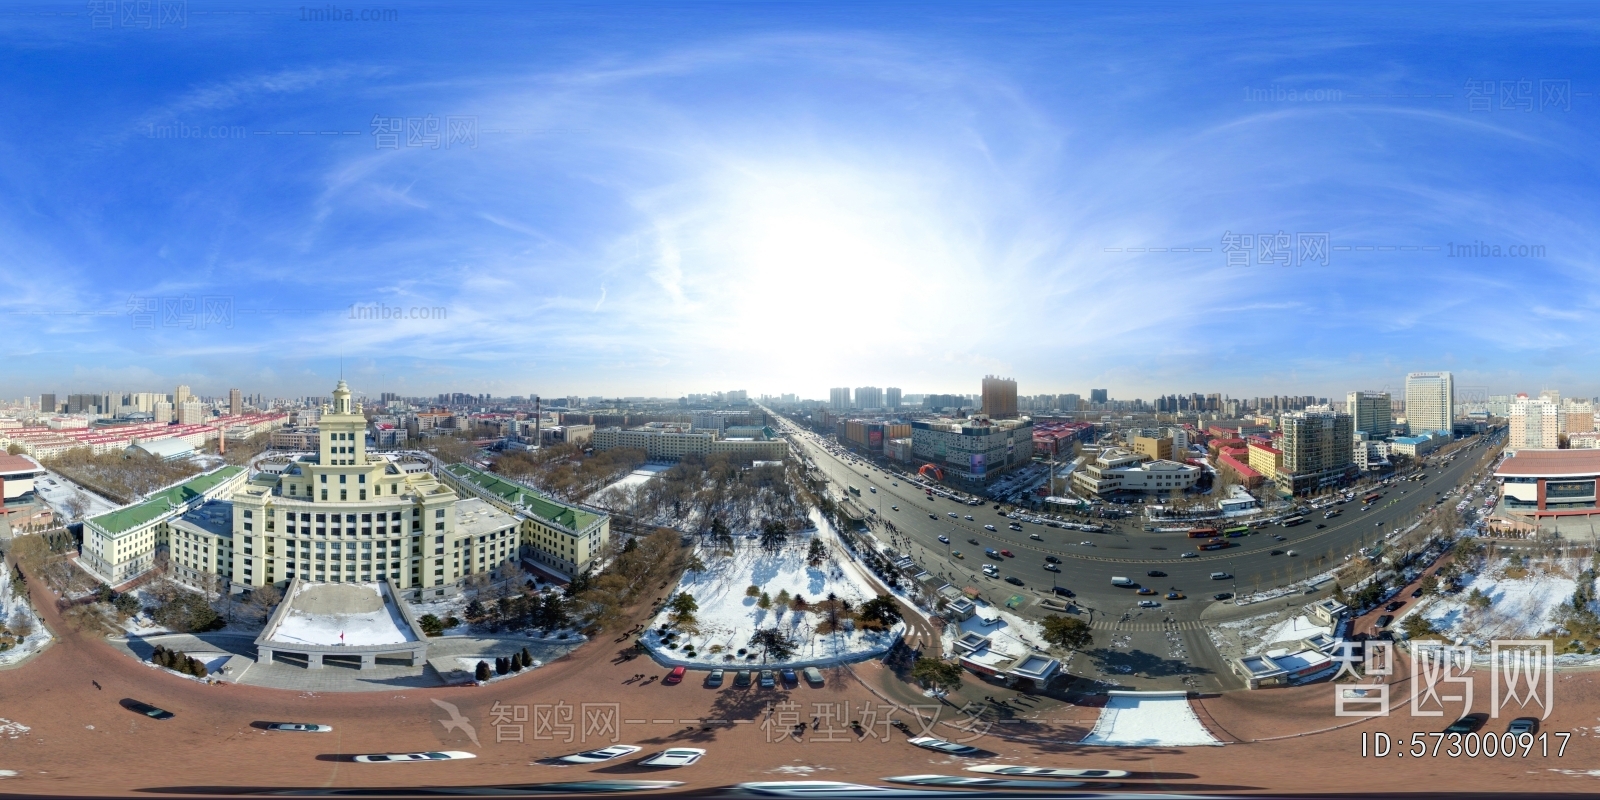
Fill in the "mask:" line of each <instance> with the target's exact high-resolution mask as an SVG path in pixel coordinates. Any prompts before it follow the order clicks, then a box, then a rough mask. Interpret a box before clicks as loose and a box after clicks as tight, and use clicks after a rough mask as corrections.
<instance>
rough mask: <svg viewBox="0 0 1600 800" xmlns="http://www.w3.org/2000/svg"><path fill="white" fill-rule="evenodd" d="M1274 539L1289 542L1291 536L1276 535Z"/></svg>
mask: <svg viewBox="0 0 1600 800" xmlns="http://www.w3.org/2000/svg"><path fill="white" fill-rule="evenodd" d="M1272 540H1273V541H1275V542H1287V541H1289V537H1287V536H1274V537H1272Z"/></svg>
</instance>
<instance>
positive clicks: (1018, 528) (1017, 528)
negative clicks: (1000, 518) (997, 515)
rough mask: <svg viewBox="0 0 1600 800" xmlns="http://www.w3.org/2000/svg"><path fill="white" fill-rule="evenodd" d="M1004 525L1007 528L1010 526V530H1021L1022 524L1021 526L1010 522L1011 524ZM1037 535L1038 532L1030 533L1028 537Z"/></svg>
mask: <svg viewBox="0 0 1600 800" xmlns="http://www.w3.org/2000/svg"><path fill="white" fill-rule="evenodd" d="M1006 527H1007V528H1010V529H1011V530H1014V531H1020V530H1022V526H1021V525H1018V524H1017V523H1015V522H1013V523H1011V524H1010V525H1007V526H1006ZM1038 536H1039V534H1037V533H1035V534H1030V537H1033V538H1037V537H1038Z"/></svg>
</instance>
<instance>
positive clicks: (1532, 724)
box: [1506, 717, 1539, 736]
mask: <svg viewBox="0 0 1600 800" xmlns="http://www.w3.org/2000/svg"><path fill="white" fill-rule="evenodd" d="M1538 732H1539V720H1538V718H1537V717H1517V718H1516V719H1514V720H1511V724H1510V725H1507V726H1506V733H1509V734H1511V735H1512V736H1521V735H1522V734H1524V733H1530V734H1532V733H1538Z"/></svg>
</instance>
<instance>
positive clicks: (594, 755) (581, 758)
mask: <svg viewBox="0 0 1600 800" xmlns="http://www.w3.org/2000/svg"><path fill="white" fill-rule="evenodd" d="M720 671H721V670H718V672H720ZM642 749H643V748H641V747H636V746H634V745H631V744H614V745H611V746H610V747H602V748H601V749H599V750H589V751H586V752H582V753H573V754H572V755H570V756H562V757H561V758H559V759H557V760H558V761H565V762H566V763H568V764H599V763H600V762H602V761H610V760H612V759H614V758H621V757H623V756H631V755H633V754H634V753H637V752H639V751H640V750H642Z"/></svg>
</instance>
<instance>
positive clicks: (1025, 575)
mask: <svg viewBox="0 0 1600 800" xmlns="http://www.w3.org/2000/svg"><path fill="white" fill-rule="evenodd" d="M784 424H785V426H786V427H787V428H788V429H789V430H790V432H791V433H792V435H791V437H790V441H792V442H794V443H796V444H798V445H800V446H801V447H802V448H803V449H804V450H805V452H806V453H807V454H808V455H809V457H810V458H811V460H812V461H813V462H814V463H815V464H816V465H817V467H818V469H820V470H821V471H822V472H823V473H824V474H825V475H826V476H827V477H828V479H829V480H830V481H831V482H832V483H833V484H834V485H835V486H836V488H837V489H838V490H839V491H840V492H841V493H842V492H843V491H844V490H845V487H848V486H855V487H857V488H858V489H860V491H861V497H860V498H859V499H858V502H859V504H861V505H863V506H866V507H868V508H875V509H877V513H876V514H875V515H873V516H877V517H879V518H880V519H882V520H886V521H888V522H892V523H893V524H894V529H895V532H896V534H897V536H896V538H897V539H898V540H899V542H900V544H901V545H902V546H901V548H900V549H901V550H902V551H903V552H908V553H909V554H910V555H912V556H913V558H915V559H916V560H917V561H918V563H919V564H921V565H922V567H923V568H924V569H928V570H930V571H932V572H934V573H937V574H941V575H943V576H945V577H947V578H948V579H950V580H952V581H959V582H961V583H962V584H964V585H972V586H976V587H979V588H980V589H982V590H984V591H985V592H986V593H989V594H991V595H993V596H998V597H1005V596H1009V595H1010V594H1023V595H1027V594H1030V593H1034V592H1037V593H1039V594H1049V593H1050V591H1051V588H1052V586H1054V585H1059V586H1064V587H1068V588H1070V589H1072V590H1073V591H1074V592H1076V593H1079V594H1081V595H1083V596H1084V598H1085V600H1086V601H1088V603H1089V604H1090V605H1093V606H1095V607H1097V608H1101V609H1103V610H1120V608H1122V607H1134V606H1136V604H1137V602H1138V601H1139V600H1144V599H1153V600H1155V601H1158V602H1160V603H1162V604H1163V605H1162V611H1163V613H1164V614H1165V615H1169V616H1171V617H1173V618H1174V619H1176V620H1180V621H1181V620H1189V619H1198V618H1199V616H1200V614H1201V612H1202V611H1203V610H1204V608H1205V606H1207V605H1208V604H1210V603H1211V602H1213V601H1212V596H1213V595H1214V594H1216V593H1218V592H1251V591H1255V590H1258V589H1267V588H1270V587H1273V586H1279V585H1284V584H1287V583H1292V582H1294V581H1298V580H1301V579H1303V578H1306V577H1309V576H1312V575H1316V574H1320V573H1322V572H1325V571H1327V570H1328V569H1330V568H1332V566H1333V565H1334V564H1335V563H1336V562H1342V561H1343V560H1344V558H1345V556H1346V555H1349V554H1351V553H1354V552H1355V551H1356V550H1357V549H1359V548H1361V547H1363V546H1366V545H1371V544H1373V543H1374V542H1376V541H1379V540H1380V539H1382V538H1383V536H1384V535H1385V534H1387V533H1389V532H1390V531H1393V530H1394V529H1396V528H1397V527H1402V526H1405V525H1408V524H1409V523H1410V522H1412V521H1413V520H1415V519H1416V518H1417V516H1418V514H1419V512H1421V511H1422V510H1423V509H1424V507H1425V506H1427V505H1431V504H1432V503H1433V502H1434V501H1435V500H1436V499H1438V498H1439V497H1440V496H1441V494H1442V493H1446V492H1448V491H1450V490H1451V489H1452V488H1454V487H1456V486H1457V485H1458V484H1460V483H1461V482H1462V481H1463V480H1464V479H1465V478H1466V477H1468V476H1469V475H1470V473H1471V472H1472V471H1473V468H1474V466H1475V465H1476V464H1477V463H1478V462H1479V459H1480V458H1481V457H1482V455H1483V454H1484V452H1485V451H1484V449H1483V448H1471V449H1466V448H1463V449H1460V450H1458V451H1457V452H1460V453H1461V457H1459V458H1456V459H1454V460H1453V461H1452V462H1450V463H1448V464H1444V465H1438V464H1435V465H1432V466H1428V467H1427V468H1426V469H1425V471H1426V474H1427V478H1426V479H1425V480H1423V481H1405V480H1401V481H1395V482H1394V483H1393V484H1392V485H1390V486H1380V487H1375V488H1374V489H1369V490H1363V491H1362V492H1360V494H1365V493H1367V492H1368V491H1380V492H1382V493H1383V497H1382V498H1380V499H1379V500H1378V501H1377V502H1376V503H1374V504H1373V505H1372V507H1371V508H1370V509H1368V510H1365V511H1363V510H1361V508H1362V503H1361V501H1360V498H1359V496H1358V498H1357V499H1356V500H1353V501H1351V502H1348V503H1345V504H1343V505H1338V506H1334V507H1333V508H1337V509H1339V510H1340V511H1341V513H1340V515H1339V516H1337V517H1334V518H1333V519H1324V517H1323V514H1324V512H1325V511H1326V509H1317V510H1313V511H1310V512H1307V513H1306V514H1305V517H1306V520H1307V521H1306V522H1305V523H1304V524H1302V525H1299V526H1296V527H1291V528H1284V527H1282V526H1279V525H1268V526H1267V527H1264V528H1260V529H1256V530H1253V532H1252V533H1251V534H1250V535H1247V536H1243V537H1239V538H1235V539H1231V540H1229V541H1230V542H1231V543H1232V545H1233V546H1231V547H1228V548H1227V549H1224V550H1219V551H1211V552H1200V553H1198V555H1196V556H1194V557H1189V558H1185V557H1183V554H1184V553H1185V552H1190V551H1193V550H1194V545H1195V544H1197V543H1196V542H1194V541H1193V540H1190V539H1188V538H1187V537H1186V536H1185V534H1183V533H1181V532H1173V533H1156V532H1150V531H1146V530H1144V528H1145V527H1146V525H1147V524H1148V523H1147V522H1146V521H1145V520H1143V519H1140V518H1137V517H1135V518H1130V519H1127V520H1122V521H1120V522H1113V523H1111V526H1110V530H1109V531H1107V532H1104V533H1086V532H1083V531H1076V530H1064V529H1060V528H1052V527H1048V526H1045V525H1038V524H1032V523H1028V522H1020V523H1019V524H1020V525H1021V526H1022V530H1021V531H1016V530H1012V529H1010V528H1009V527H1008V526H1009V525H1010V524H1011V523H1012V522H1013V520H1011V519H1008V518H1006V517H1005V516H1003V515H1002V513H1001V512H1000V511H997V510H995V508H994V505H995V504H994V503H993V502H986V503H983V504H981V505H978V506H968V505H966V504H964V503H961V502H958V501H955V500H949V499H943V498H938V497H935V498H934V499H933V500H931V501H930V500H929V499H928V498H927V496H926V495H925V494H924V492H923V489H922V487H920V486H917V485H916V484H914V483H911V482H910V481H907V480H905V479H902V478H900V477H897V476H894V475H892V474H889V473H885V472H884V471H883V470H882V469H881V468H879V467H877V466H873V465H871V464H869V463H868V462H866V461H865V460H862V459H859V458H858V457H856V456H853V455H849V454H844V455H837V454H835V453H834V452H833V449H832V447H833V445H832V443H826V444H825V443H824V442H823V440H822V439H821V438H819V437H817V436H816V435H815V434H812V433H810V432H807V431H803V430H801V429H799V428H797V427H795V426H794V425H793V424H792V423H789V422H787V421H785V423H784ZM1469 444H1470V443H1469ZM874 489H876V491H873V490H874ZM1450 502H1454V501H1453V500H1452V501H1450ZM896 507H898V508H896ZM952 513H953V514H955V515H956V516H955V517H951V516H950V514H952ZM969 516H970V517H971V518H972V519H970V520H969V519H967V517H969ZM1030 516H1031V515H1030ZM985 525H992V526H994V527H995V528H996V530H994V531H990V530H986V529H985V528H984V526H985ZM1318 525H1324V526H1326V527H1324V528H1321V529H1319V528H1317V526H1318ZM940 536H944V537H946V538H947V539H949V540H950V541H949V542H948V543H945V542H941V541H940V540H939V537H940ZM1033 536H1038V537H1039V538H1038V539H1035V538H1032V537H1033ZM1277 537H1282V540H1281V541H1280V540H1279V539H1278V538H1277ZM973 541H976V542H977V544H973V543H972V542H973ZM1084 542H1089V543H1092V544H1084ZM986 549H994V550H1008V551H1010V552H1011V553H1013V554H1014V557H1011V558H1005V557H1002V558H1001V559H1000V560H999V561H996V560H994V559H992V558H989V557H986V556H985V554H984V551H985V550H986ZM1290 550H1293V551H1294V552H1295V555H1294V556H1290V555H1288V552H1289V551H1290ZM956 551H959V552H960V553H961V557H960V558H957V557H955V556H954V555H953V553H954V552H956ZM1274 551H1277V553H1278V554H1276V555H1274ZM1051 556H1053V557H1055V558H1056V559H1058V560H1059V562H1060V563H1059V564H1057V566H1058V567H1059V569H1060V570H1061V571H1060V572H1059V573H1052V572H1050V571H1048V570H1046V569H1045V564H1046V559H1047V557H1051ZM984 564H994V565H995V566H996V567H998V570H999V574H998V575H997V576H995V577H989V576H986V575H984V574H983V572H982V571H981V569H982V567H983V565H984ZM1151 571H1157V572H1162V573H1165V574H1164V575H1158V576H1152V575H1149V574H1148V573H1149V572H1151ZM1215 572H1225V573H1228V574H1230V575H1231V576H1232V577H1231V578H1228V579H1221V580H1215V579H1213V578H1212V577H1211V575H1212V573H1215ZM1012 576H1014V577H1016V578H1018V579H1020V580H1021V581H1022V582H1023V584H1024V586H1022V587H1018V586H1015V585H1013V584H1010V583H1007V582H1005V580H1004V579H1005V578H1007V577H1012ZM1113 577H1128V578H1131V579H1132V580H1133V581H1134V582H1135V583H1139V584H1142V585H1145V586H1149V587H1150V588H1152V589H1155V590H1157V591H1158V592H1159V595H1157V596H1155V597H1153V598H1149V597H1140V596H1137V595H1135V594H1134V593H1133V592H1132V591H1131V590H1128V589H1119V588H1116V587H1113V586H1112V585H1111V579H1112V578H1113ZM1171 590H1178V591H1181V592H1183V593H1184V594H1186V595H1187V597H1186V598H1185V599H1182V600H1172V601H1168V600H1166V599H1165V598H1164V595H1165V594H1166V593H1167V592H1168V591H1171ZM1097 601H1098V602H1097ZM1040 611H1043V609H1040Z"/></svg>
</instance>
